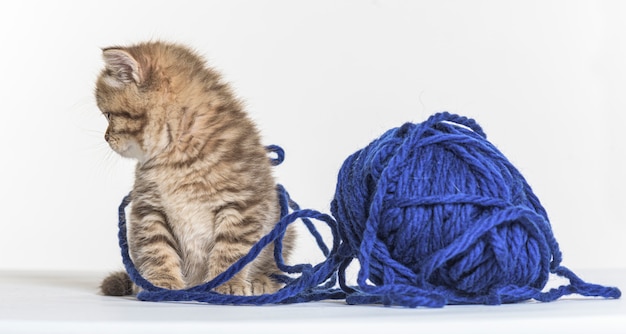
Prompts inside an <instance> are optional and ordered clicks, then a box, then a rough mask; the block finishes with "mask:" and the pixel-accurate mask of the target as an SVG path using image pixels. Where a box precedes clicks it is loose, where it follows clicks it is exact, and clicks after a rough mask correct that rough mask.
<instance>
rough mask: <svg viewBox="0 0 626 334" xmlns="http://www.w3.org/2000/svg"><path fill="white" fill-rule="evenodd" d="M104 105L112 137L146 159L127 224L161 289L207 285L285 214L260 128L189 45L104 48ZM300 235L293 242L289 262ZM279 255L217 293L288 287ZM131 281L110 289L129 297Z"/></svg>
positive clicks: (107, 290) (133, 248)
mask: <svg viewBox="0 0 626 334" xmlns="http://www.w3.org/2000/svg"><path fill="white" fill-rule="evenodd" d="M103 57H104V61H105V69H104V70H103V71H102V73H101V75H100V76H99V78H98V80H97V83H96V101H97V104H98V107H99V108H100V110H101V111H102V113H103V114H104V115H105V116H106V117H107V119H108V120H109V125H108V128H107V130H106V134H105V139H106V141H107V142H108V143H109V145H110V146H111V148H112V149H113V150H114V151H115V152H117V153H119V154H120V155H122V156H124V157H129V158H134V159H137V161H138V163H137V167H136V172H135V185H134V188H133V191H132V208H131V212H130V217H129V222H128V240H129V249H130V252H131V257H132V259H133V261H134V262H135V264H136V266H137V268H138V269H139V272H140V273H141V274H142V275H143V276H144V277H145V278H146V279H148V280H149V281H150V282H151V283H153V284H154V285H157V286H160V287H164V288H169V289H182V288H186V287H190V286H194V285H198V284H201V283H203V282H207V281H209V280H210V279H212V278H213V277H215V276H216V275H218V274H219V273H221V272H223V271H224V270H225V269H226V268H228V267H229V266H230V265H231V264H232V263H233V262H234V261H236V260H237V259H239V258H240V257H241V256H243V255H245V254H246V253H247V252H248V250H249V249H250V247H251V246H252V245H253V244H254V243H255V242H256V241H258V239H259V238H260V237H262V236H263V235H264V234H266V233H267V232H268V231H269V230H271V229H272V228H273V226H274V224H275V223H276V222H277V221H278V218H279V206H278V201H277V193H276V188H275V186H276V184H275V181H274V178H273V176H272V174H271V170H270V168H271V167H270V162H269V159H268V156H267V153H266V151H265V148H264V146H263V145H261V141H260V136H259V133H258V131H257V129H256V127H255V125H254V124H253V123H252V122H251V120H250V119H249V118H248V116H247V115H246V113H245V112H244V108H243V106H242V103H241V102H240V101H239V100H238V99H237V98H236V97H235V96H234V94H233V92H232V91H231V89H230V88H229V86H228V85H227V84H226V83H224V81H222V79H221V77H220V75H219V74H218V73H217V72H215V71H214V70H213V69H211V68H208V67H207V66H206V65H205V62H204V61H203V60H202V59H201V58H200V57H198V56H197V55H196V54H195V53H194V52H192V51H190V50H189V49H188V48H186V47H184V46H181V45H176V44H169V43H164V42H148V43H142V44H137V45H133V46H129V47H111V48H106V49H104V50H103ZM293 239H294V235H293V231H291V230H289V231H288V235H287V237H286V238H285V254H284V255H285V256H287V255H288V253H289V251H290V249H291V248H292V243H293ZM275 273H279V271H278V269H277V268H276V265H275V264H274V259H273V249H270V248H268V249H265V250H264V252H263V253H261V255H260V256H259V258H257V259H256V260H255V261H254V262H253V263H251V264H249V265H248V266H246V268H245V269H244V270H243V271H242V272H240V273H239V274H238V275H236V276H235V277H234V278H233V279H231V280H230V281H228V282H226V283H225V284H223V285H222V286H220V287H218V288H217V289H216V290H217V291H218V292H221V293H228V294H238V295H251V294H262V293H271V292H274V291H276V290H277V289H278V288H279V284H278V283H276V282H274V281H273V280H272V279H271V278H270V275H272V274H275ZM129 286H130V285H129V284H128V279H127V276H126V275H125V274H123V273H115V274H112V275H111V276H110V277H108V278H107V279H105V280H104V281H103V284H102V292H103V293H104V294H108V295H121V294H128V293H130V292H131V291H130V290H131V289H130V288H129Z"/></svg>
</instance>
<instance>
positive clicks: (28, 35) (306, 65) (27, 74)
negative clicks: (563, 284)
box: [0, 0, 626, 271]
mask: <svg viewBox="0 0 626 334" xmlns="http://www.w3.org/2000/svg"><path fill="white" fill-rule="evenodd" d="M625 17H626V5H625V4H624V3H623V2H620V1H517V2H509V1H496V0H494V1H429V2H425V1H424V2H420V1H382V0H381V1H336V0H332V1H252V0H250V1H220V2H218V1H182V0H177V1H129V0H123V1H118V0H108V1H19V2H18V1H3V2H1V3H0V48H1V49H0V115H1V116H0V156H1V157H2V161H1V163H0V166H1V173H0V227H1V229H0V269H37V270H49V269H60V270H96V271H108V270H113V269H117V268H121V261H120V256H119V251H118V248H117V238H116V233H117V226H116V225H117V217H116V209H117V205H118V203H119V201H120V200H121V198H122V197H123V196H124V195H125V194H126V193H127V192H128V191H129V190H130V188H131V184H132V173H133V163H132V162H131V161H128V160H122V158H119V157H118V156H116V155H115V154H113V153H112V152H111V151H110V150H109V148H108V147H107V145H106V143H105V142H104V140H103V132H104V129H105V127H106V121H105V119H104V117H102V116H101V115H100V114H99V111H98V110H97V108H96V106H95V103H94V99H93V83H94V80H95V78H96V76H97V75H98V73H99V71H100V69H101V66H102V61H101V55H100V52H101V51H100V48H101V47H106V46H110V45H115V44H121V45H125V44H128V43H134V42H138V41H144V40H149V39H152V40H155V39H163V40H168V41H175V42H181V43H185V44H188V45H190V46H192V47H194V48H195V49H196V50H197V51H198V52H200V53H201V54H203V55H204V56H205V57H206V58H207V59H208V61H209V63H210V64H211V65H213V66H215V67H217V68H219V69H220V70H221V71H222V72H223V73H224V76H225V78H226V79H227V80H228V81H230V82H232V83H233V85H234V87H235V89H236V91H237V92H238V94H239V95H240V96H241V97H242V98H244V99H245V101H246V102H247V105H248V110H249V112H250V114H251V115H252V117H253V118H254V119H255V120H256V121H257V122H258V125H259V127H260V129H261V130H262V132H263V135H264V140H265V143H266V144H280V145H282V146H283V148H284V149H285V150H286V151H287V160H286V162H285V163H284V164H283V165H282V166H280V167H278V168H277V170H276V175H277V176H278V178H279V181H280V182H281V183H283V184H284V185H285V186H286V187H287V188H288V190H289V191H290V192H291V194H292V196H293V197H294V198H295V199H296V200H297V201H299V202H300V204H301V205H302V206H303V207H309V208H315V209H318V210H321V211H325V212H328V211H329V203H330V200H331V199H332V196H333V193H334V186H335V181H336V176H337V171H338V169H339V167H340V165H341V163H342V162H343V160H344V159H345V157H347V156H348V155H349V154H350V153H352V152H354V151H356V150H357V149H360V148H362V147H363V146H365V145H366V144H367V143H368V142H370V141H371V140H373V139H374V138H375V137H376V136H378V135H380V134H381V133H382V132H384V131H385V130H387V129H388V128H391V127H395V126H399V125H401V124H402V123H403V122H406V121H413V122H420V121H423V120H425V119H426V118H427V117H428V116H429V115H431V114H433V113H435V112H438V111H443V110H448V111H451V112H454V113H459V114H462V115H466V116H470V117H473V118H475V119H477V120H478V122H479V123H480V124H481V125H482V126H483V128H484V129H485V131H486V133H487V134H488V136H489V137H488V138H489V139H490V140H491V141H492V142H493V143H495V144H496V145H497V146H498V147H499V148H500V149H501V150H502V151H503V152H504V154H505V155H506V156H507V157H508V158H509V159H510V160H511V161H512V162H513V164H515V165H516V166H517V167H518V168H519V169H520V170H521V171H522V173H523V174H524V176H525V177H526V178H527V180H528V182H529V183H530V184H531V186H533V188H534V190H535V193H536V194H537V195H538V196H539V198H540V199H541V201H542V203H543V204H544V206H545V207H546V209H547V210H548V213H549V215H550V217H551V220H552V226H553V229H554V232H555V235H556V238H557V240H558V241H559V242H560V244H561V249H562V251H563V253H564V264H565V265H566V266H568V267H570V268H572V269H574V270H576V269H577V268H606V267H625V266H626V263H625V261H624V260H623V256H622V255H620V254H625V248H626V247H625V246H624V244H625V243H624V236H625V235H626V227H625V226H626V213H625V210H624V205H625V204H626V195H624V188H625V186H626V177H625V176H624V171H625V170H626V159H625V155H626V134H625V133H626V132H625V131H624V120H625V117H626V116H624V109H625V107H626V99H625V98H624V96H625V94H624V93H625V92H626V33H625V32H626V23H625V22H626V20H624V18H625ZM299 257H301V258H302V259H304V260H307V259H309V258H312V257H314V253H313V250H311V249H309V248H308V246H307V245H306V244H303V246H302V247H301V248H300V252H299Z"/></svg>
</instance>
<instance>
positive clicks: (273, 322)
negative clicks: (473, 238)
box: [0, 270, 626, 334]
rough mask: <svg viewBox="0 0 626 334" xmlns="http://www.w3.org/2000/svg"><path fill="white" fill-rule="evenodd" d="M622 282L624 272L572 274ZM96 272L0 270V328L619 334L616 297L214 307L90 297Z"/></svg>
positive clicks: (620, 304)
mask: <svg viewBox="0 0 626 334" xmlns="http://www.w3.org/2000/svg"><path fill="white" fill-rule="evenodd" d="M578 274H580V275H581V276H582V278H584V279H586V280H587V281H590V282H594V283H605V284H610V285H614V286H615V285H617V286H621V287H622V288H623V287H625V286H626V270H588V271H580V270H579V271H578ZM101 277H102V275H98V274H85V273H70V272H66V273H50V272H48V273H46V272H6V271H5V272H0V296H1V298H0V333H7V334H8V333H64V334H70V333H154V334H158V333H170V334H171V333H185V334H192V333H418V332H419V333H455V334H457V333H603V334H604V333H626V302H625V301H624V299H618V300H604V299H593V298H582V297H580V296H569V297H565V298H563V299H560V300H558V301H555V302H551V303H537V302H527V303H520V304H511V305H500V306H483V305H471V306H446V307H444V308H442V309H427V308H417V309H405V308H396V307H393V308H390V307H383V306H377V305H373V306H370V305H368V306H352V305H346V304H345V303H344V302H343V301H322V302H315V303H307V304H295V305H270V306H215V305H201V304H191V303H189V304H182V303H152V302H141V301H137V300H136V299H134V297H105V296H100V295H98V294H97V285H98V283H99V280H100V278H101Z"/></svg>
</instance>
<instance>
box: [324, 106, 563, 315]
mask: <svg viewBox="0 0 626 334" xmlns="http://www.w3.org/2000/svg"><path fill="white" fill-rule="evenodd" d="M331 210H332V213H333V215H334V217H335V218H336V219H337V222H338V224H339V230H340V234H341V237H342V239H343V241H344V242H345V245H346V247H347V250H345V252H346V253H349V254H348V255H347V256H349V257H353V258H357V259H358V260H359V263H360V266H361V269H360V271H359V277H358V283H359V286H358V290H359V291H358V293H356V294H355V295H354V298H357V299H355V300H354V303H363V302H364V301H363V300H358V298H368V296H370V297H371V298H372V299H371V300H370V301H371V302H383V303H386V304H396V303H400V304H405V302H402V301H400V302H398V301H394V300H393V299H394V298H395V299H398V298H400V299H403V298H404V299H410V298H413V299H414V298H415V297H416V296H417V297H423V298H426V299H427V300H430V303H432V304H434V306H437V305H436V304H442V303H485V304H500V303H509V302H517V301H520V300H525V299H529V298H533V297H536V296H537V294H538V293H539V292H540V291H541V289H542V288H543V287H544V286H545V284H546V282H547V280H548V277H549V274H550V272H551V271H554V270H555V269H556V268H557V267H558V265H559V262H560V261H561V254H560V251H559V249H558V245H557V243H556V240H555V238H554V236H553V234H552V230H551V227H550V224H549V221H548V217H547V214H546V211H545V210H544V208H543V207H542V206H541V204H540V202H539V200H538V199H537V197H536V196H535V195H534V194H533V192H532V190H531V188H530V186H529V185H528V183H527V182H526V181H525V179H524V178H523V177H522V175H521V174H520V172H519V171H518V170H517V169H516V168H515V167H514V166H513V165H512V164H511V163H510V162H509V161H508V160H507V159H506V158H505V157H504V155H503V154H502V153H501V152H500V151H499V150H498V149H497V148H496V147H495V146H493V145H492V144H491V143H490V142H489V141H487V139H486V135H485V134H484V132H483V131H482V129H481V127H480V126H479V125H478V124H477V123H476V122H475V121H473V120H472V119H468V118H465V117H461V116H457V115H452V114H449V113H440V114H436V115H434V116H432V117H431V118H429V119H428V120H427V121H426V122H424V123H421V124H411V123H407V124H404V125H403V126H402V127H399V128H394V129H391V130H389V131H387V132H386V133H385V134H383V135H382V136H381V137H380V138H378V139H376V140H374V141H373V142H372V143H370V144H369V145H368V146H367V147H365V148H363V149H361V150H359V151H357V152H356V153H354V154H353V155H351V156H350V157H349V158H348V159H346V161H345V162H344V164H343V166H342V168H341V170H340V173H339V177H338V184H337V189H336V194H335V198H334V200H333V203H332V205H331ZM416 303H417V305H422V304H424V301H423V300H421V301H417V302H416ZM426 304H428V303H426ZM439 306H441V305H439Z"/></svg>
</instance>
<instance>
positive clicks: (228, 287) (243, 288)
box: [215, 279, 252, 296]
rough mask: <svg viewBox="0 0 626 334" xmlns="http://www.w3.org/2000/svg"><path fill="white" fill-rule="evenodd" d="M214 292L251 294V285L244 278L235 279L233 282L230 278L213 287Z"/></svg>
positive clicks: (238, 294) (240, 294)
mask: <svg viewBox="0 0 626 334" xmlns="http://www.w3.org/2000/svg"><path fill="white" fill-rule="evenodd" d="M215 292H217V293H221V294H223V295H236V296H251V295H252V285H251V284H250V282H246V281H244V280H235V281H234V282H233V279H231V280H230V281H228V282H226V283H224V284H222V285H220V286H218V287H217V288H215Z"/></svg>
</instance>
